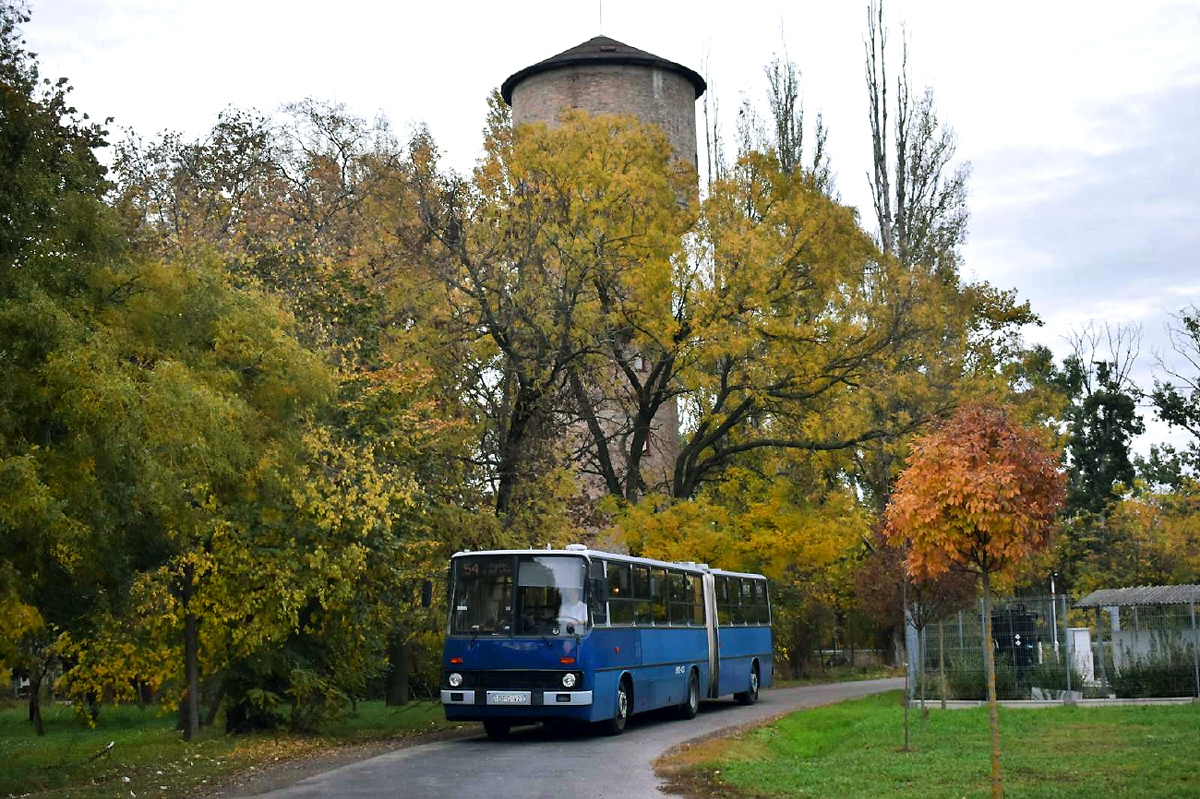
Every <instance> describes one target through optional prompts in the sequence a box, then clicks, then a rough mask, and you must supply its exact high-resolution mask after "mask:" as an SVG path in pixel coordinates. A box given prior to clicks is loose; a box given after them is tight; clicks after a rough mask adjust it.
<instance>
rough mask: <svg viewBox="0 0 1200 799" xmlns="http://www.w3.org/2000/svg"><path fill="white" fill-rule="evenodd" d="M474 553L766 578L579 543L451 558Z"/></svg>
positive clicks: (464, 552)
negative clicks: (554, 557)
mask: <svg viewBox="0 0 1200 799" xmlns="http://www.w3.org/2000/svg"><path fill="white" fill-rule="evenodd" d="M474 555H581V556H584V557H588V558H604V559H605V560H619V561H623V562H626V563H636V564H639V565H643V566H658V567H660V568H665V569H681V570H683V571H690V572H693V573H696V574H703V573H705V572H707V573H710V574H714V575H719V576H722V577H750V578H754V579H757V580H765V579H767V578H766V577H764V576H763V575H761V574H753V573H751V572H734V571H726V570H725V569H714V568H712V567H710V566H709V565H708V564H707V563H692V562H690V561H669V560H655V559H653V558H639V557H634V556H633V555H622V554H620V553H617V552H603V551H601V550H598V549H589V548H587V547H585V546H582V545H579V544H571V545H570V546H569V547H568V548H567V549H488V550H482V551H478V552H472V551H471V550H463V551H461V552H455V553H454V554H453V555H452V556H451V559H453V558H459V557H467V556H474Z"/></svg>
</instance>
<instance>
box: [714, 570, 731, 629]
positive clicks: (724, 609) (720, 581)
mask: <svg viewBox="0 0 1200 799" xmlns="http://www.w3.org/2000/svg"><path fill="white" fill-rule="evenodd" d="M732 622H733V614H732V612H731V610H730V607H729V578H728V577H718V578H717V624H718V625H720V626H721V627H728V626H729V625H730V624H731V623H732Z"/></svg>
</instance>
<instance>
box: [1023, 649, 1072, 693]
mask: <svg viewBox="0 0 1200 799" xmlns="http://www.w3.org/2000/svg"><path fill="white" fill-rule="evenodd" d="M1068 669H1069V670H1070V672H1071V690H1072V691H1079V692H1081V693H1082V692H1083V690H1084V685H1083V675H1082V674H1080V673H1079V671H1078V669H1076V668H1075V667H1074V666H1073V665H1069V664H1068V661H1067V659H1066V651H1065V649H1064V651H1063V652H1062V653H1061V654H1060V655H1056V654H1055V653H1054V650H1053V649H1051V648H1047V649H1045V650H1044V651H1043V653H1042V662H1041V663H1037V664H1035V665H1034V666H1033V668H1031V669H1030V670H1029V674H1028V677H1027V680H1028V682H1029V685H1030V686H1033V687H1036V688H1044V689H1047V690H1051V691H1065V690H1067V671H1068Z"/></svg>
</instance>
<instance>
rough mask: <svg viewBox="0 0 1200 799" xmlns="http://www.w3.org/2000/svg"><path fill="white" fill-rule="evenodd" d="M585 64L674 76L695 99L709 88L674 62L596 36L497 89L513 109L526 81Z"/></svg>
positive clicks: (516, 75)
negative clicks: (689, 86) (636, 68)
mask: <svg viewBox="0 0 1200 799" xmlns="http://www.w3.org/2000/svg"><path fill="white" fill-rule="evenodd" d="M588 64H633V65H637V66H645V67H657V68H658V69H665V70H669V71H671V72H676V73H678V74H680V75H682V76H683V77H685V78H687V79H688V80H689V81H691V84H692V86H693V87H695V89H696V97H699V96H700V95H702V94H704V90H705V89H706V88H707V87H708V85H707V84H706V83H705V82H704V78H702V77H700V75H699V73H697V72H696V71H695V70H693V69H688V68H687V67H685V66H684V65H683V64H676V63H675V62H674V61H668V60H667V59H665V58H662V57H660V56H656V55H654V54H653V53H647V52H646V51H645V50H639V49H637V48H636V47H630V46H629V45H627V44H623V43H622V42H618V41H617V40H616V39H610V38H608V37H607V36H596V37H594V38H592V39H588V40H587V41H586V42H584V43H583V44H577V45H575V46H574V47H572V48H571V49H569V50H563V51H562V52H561V53H559V54H558V55H555V56H550V57H549V58H547V59H546V60H545V61H539V62H537V63H536V64H534V65H532V66H528V67H525V69H522V70H521V71H520V72H515V73H513V74H512V75H510V76H509V78H508V80H506V81H504V83H503V84H502V85H501V86H500V95H501V96H502V97H503V98H504V102H506V103H508V104H509V105H512V93H513V89H515V88H516V87H517V84H518V83H520V82H521V81H523V80H525V79H526V78H529V77H532V76H534V75H537V74H540V73H542V72H549V71H551V70H555V69H561V68H563V67H573V66H582V65H588Z"/></svg>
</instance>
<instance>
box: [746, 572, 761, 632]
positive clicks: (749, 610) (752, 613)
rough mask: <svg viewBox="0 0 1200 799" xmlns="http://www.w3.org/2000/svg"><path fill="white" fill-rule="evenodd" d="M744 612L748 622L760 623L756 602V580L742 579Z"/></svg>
mask: <svg viewBox="0 0 1200 799" xmlns="http://www.w3.org/2000/svg"><path fill="white" fill-rule="evenodd" d="M742 613H743V615H744V616H745V617H746V624H758V608H757V607H756V606H755V604H754V580H747V579H744V578H743V579H742Z"/></svg>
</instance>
